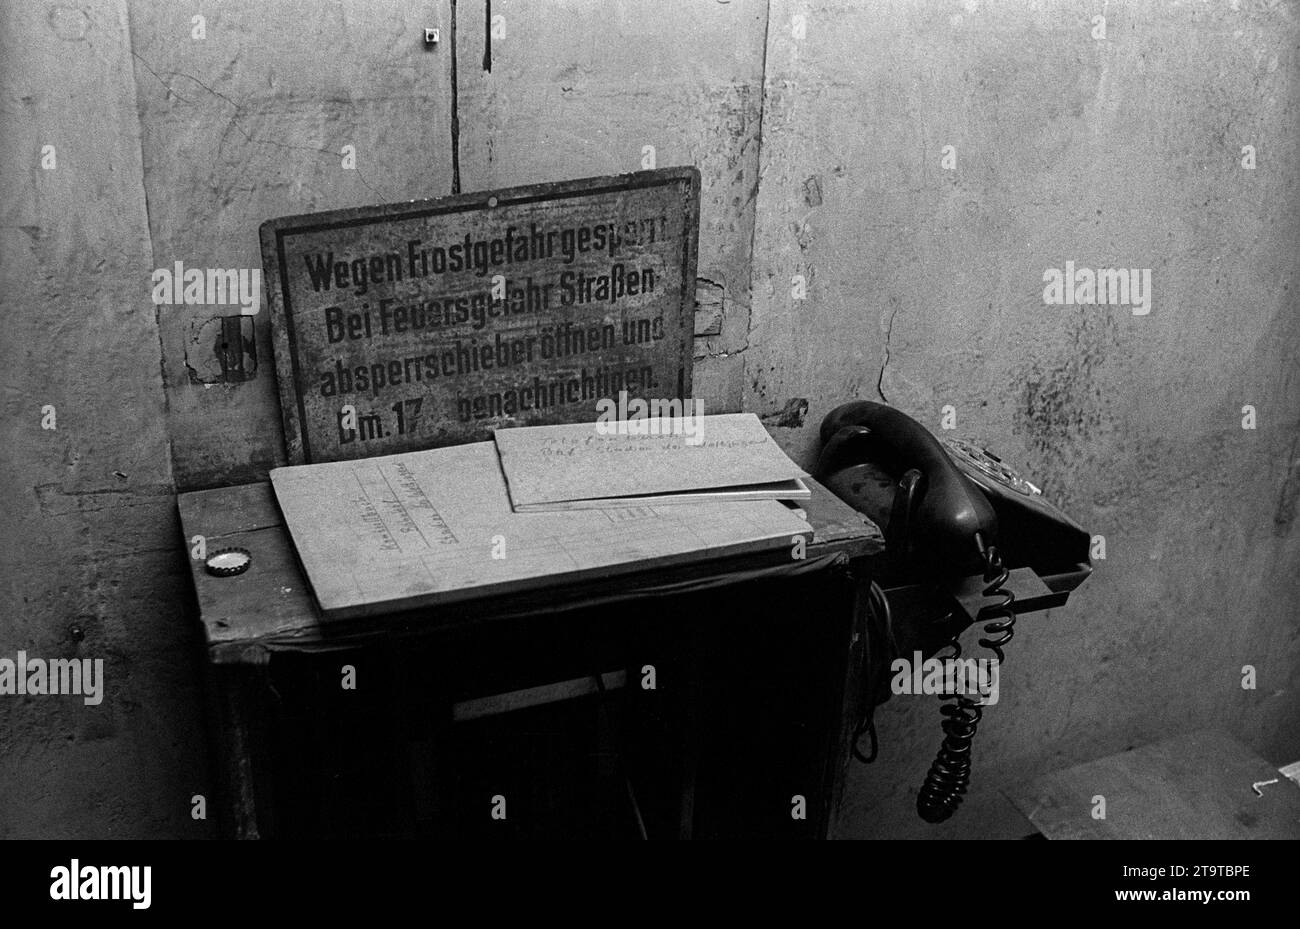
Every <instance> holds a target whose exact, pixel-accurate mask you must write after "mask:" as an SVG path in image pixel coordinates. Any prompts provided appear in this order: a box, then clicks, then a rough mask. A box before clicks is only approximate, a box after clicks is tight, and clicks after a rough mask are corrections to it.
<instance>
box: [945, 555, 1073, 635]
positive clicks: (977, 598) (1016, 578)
mask: <svg viewBox="0 0 1300 929" xmlns="http://www.w3.org/2000/svg"><path fill="white" fill-rule="evenodd" d="M987 586H988V582H987V581H985V580H984V578H983V576H981V575H979V574H973V575H971V576H970V577H964V578H962V579H961V580H960V581H959V582H958V583H957V585H956V586H955V587H953V588H952V591H951V592H952V595H953V598H954V599H956V601H957V604H958V605H959V606H960V607H961V609H962V612H963V613H965V614H966V618H967V620H969V621H970V622H972V623H973V622H975V618H976V617H977V616H979V612H980V610H982V609H983V608H984V607H986V606H994V605H996V604H999V603H1001V602H1002V601H1003V600H1004V599H1005V598H1004V597H1003V596H1002V593H996V594H993V595H992V596H988V597H986V596H984V589H985V588H986V587H987ZM1002 590H1003V591H1010V592H1011V593H1013V594H1015V595H1016V599H1015V604H1016V607H1015V609H1016V614H1017V615H1019V614H1022V613H1032V612H1034V611H1035V610H1046V609H1051V608H1052V607H1055V606H1064V605H1065V601H1066V598H1067V597H1068V596H1069V592H1068V591H1059V592H1058V591H1053V590H1052V589H1051V588H1049V587H1048V586H1047V585H1046V584H1045V583H1043V579H1042V578H1040V577H1039V576H1038V574H1037V573H1036V572H1035V571H1034V569H1033V568H1012V569H1011V572H1010V574H1009V575H1008V577H1007V580H1006V582H1005V583H1004V584H1003V585H1002Z"/></svg>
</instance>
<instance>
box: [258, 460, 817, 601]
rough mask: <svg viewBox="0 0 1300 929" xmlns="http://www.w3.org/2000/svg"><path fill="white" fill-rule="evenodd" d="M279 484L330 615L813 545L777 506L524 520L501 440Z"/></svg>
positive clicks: (311, 472)
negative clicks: (515, 507) (798, 540)
mask: <svg viewBox="0 0 1300 929" xmlns="http://www.w3.org/2000/svg"><path fill="white" fill-rule="evenodd" d="M271 484H272V486H273V487H274V489H275V495H276V499H277V500H278V501H279V504H280V509H281V512H282V513H283V515H284V521H285V525H286V526H287V527H288V530H289V533H290V535H291V536H292V538H293V543H294V546H295V547H296V548H297V550H298V556H299V560H300V561H301V563H302V566H303V570H304V571H305V572H306V575H307V579H308V581H310V582H311V586H312V589H313V591H314V593H315V595H316V599H317V602H318V603H319V605H320V608H321V612H322V614H323V615H324V617H325V618H327V619H348V618H354V617H358V616H365V615H370V614H375V613H384V612H390V611H394V610H399V609H410V608H415V607H421V606H429V605H436V604H442V603H448V602H452V601H455V600H464V599H468V598H471V597H481V596H485V595H490V594H508V593H513V592H516V591H521V590H529V589H537V588H541V587H547V586H551V585H554V584H555V583H557V582H564V581H570V580H579V579H584V578H605V577H609V578H611V579H612V578H614V577H615V576H616V575H618V574H620V573H623V574H625V573H628V572H633V571H636V572H643V571H645V570H647V569H653V568H656V567H667V566H671V565H676V564H681V563H687V562H695V561H698V560H699V558H700V556H701V554H702V553H707V554H708V555H710V556H726V555H735V554H742V553H746V552H755V551H766V550H773V549H780V548H789V547H790V546H791V545H793V544H794V540H795V537H802V538H803V539H804V541H805V543H806V542H809V541H811V538H812V530H811V528H810V527H809V524H808V523H807V522H805V521H804V520H803V519H800V518H799V517H798V516H797V515H796V514H795V513H793V512H792V511H791V510H789V509H788V508H787V507H786V506H784V505H783V504H781V503H779V502H777V501H775V500H757V501H741V502H694V503H687V504H679V505H674V506H659V505H649V504H625V505H622V506H616V507H610V508H604V509H600V510H584V511H575V512H566V513H515V512H513V511H512V509H511V506H510V498H509V495H508V493H507V491H506V483H505V478H504V476H503V475H502V472H501V466H500V463H499V460H498V458H497V449H496V446H495V445H494V444H493V443H492V442H478V443H474V444H471V445H457V446H452V447H449V448H439V449H431V450H428V451H421V452H408V453H404V454H400V455H388V456H384V457H380V458H365V459H359V460H354V461H340V462H331V463H325V464H313V465H300V466H297V467H288V468H276V469H274V470H273V471H272V472H271ZM617 583H618V582H617V580H611V584H617Z"/></svg>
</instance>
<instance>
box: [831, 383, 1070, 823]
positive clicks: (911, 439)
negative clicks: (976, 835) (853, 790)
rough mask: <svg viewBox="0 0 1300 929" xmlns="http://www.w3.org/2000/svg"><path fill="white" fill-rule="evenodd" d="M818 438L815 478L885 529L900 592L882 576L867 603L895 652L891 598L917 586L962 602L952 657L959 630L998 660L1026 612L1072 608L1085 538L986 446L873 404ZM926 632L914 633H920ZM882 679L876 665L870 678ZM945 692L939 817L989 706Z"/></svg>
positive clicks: (960, 787) (922, 796) (931, 790)
mask: <svg viewBox="0 0 1300 929" xmlns="http://www.w3.org/2000/svg"><path fill="white" fill-rule="evenodd" d="M821 439H822V443H823V448H822V452H821V456H820V458H819V460H818V464H817V468H816V475H815V476H816V477H817V479H818V480H819V481H821V483H823V484H824V485H825V486H826V487H827V488H828V489H829V490H831V492H832V493H834V494H835V495H836V496H838V497H840V498H841V499H842V500H844V501H845V502H847V503H848V504H850V505H851V506H853V507H854V508H855V509H857V510H859V511H860V512H862V513H864V514H866V515H867V516H868V517H869V518H871V519H872V520H873V521H874V522H875V523H876V524H877V525H879V526H880V527H881V530H882V531H883V532H884V534H885V543H886V546H885V547H886V559H885V563H884V565H883V572H882V575H883V580H884V582H885V584H886V585H890V586H892V587H893V589H892V590H888V591H887V590H886V589H885V588H882V587H881V585H880V584H879V583H876V582H873V583H872V591H871V596H870V598H869V605H870V606H871V612H872V615H874V616H876V617H877V618H878V622H881V623H883V625H884V626H885V630H884V634H883V640H884V641H886V642H888V643H890V646H891V647H892V648H893V649H894V650H895V651H897V645H896V644H894V643H895V641H896V639H895V632H896V630H895V628H894V618H893V617H892V616H891V611H890V602H891V599H901V600H904V601H905V600H906V599H907V598H906V597H905V596H903V594H904V593H905V592H906V591H908V590H909V589H915V588H917V587H923V588H931V589H934V590H937V591H938V592H939V593H940V594H941V596H943V597H944V598H945V602H946V603H948V604H951V605H955V608H956V609H949V610H947V611H946V614H945V615H944V617H943V620H942V621H941V622H942V626H943V628H944V629H945V630H947V631H945V633H944V637H946V638H947V641H946V642H944V643H943V645H946V646H947V647H950V648H952V649H953V652H952V653H951V654H950V655H948V656H947V657H949V658H956V657H958V656H959V655H960V654H961V644H960V642H959V641H958V636H959V634H960V632H961V630H962V628H964V627H965V626H966V625H969V624H971V623H978V624H982V626H983V628H982V633H983V634H982V635H981V636H980V637H979V639H978V642H979V645H980V646H981V647H983V648H986V649H988V650H989V651H990V652H992V653H993V655H995V656H996V657H997V659H998V662H999V664H1000V663H1001V662H1002V660H1003V658H1004V653H1003V649H1004V648H1005V647H1006V645H1007V643H1009V642H1010V641H1011V639H1012V636H1013V635H1014V629H1013V627H1014V626H1015V622H1016V617H1017V615H1018V614H1019V615H1023V614H1024V613H1027V612H1031V611H1033V610H1041V609H1047V608H1049V607H1054V606H1060V605H1062V604H1064V603H1065V600H1066V597H1067V596H1068V594H1069V592H1070V591H1072V590H1074V589H1075V588H1076V587H1078V586H1079V584H1081V583H1083V581H1084V579H1085V578H1086V577H1087V576H1088V574H1089V573H1090V572H1091V570H1092V567H1091V563H1090V560H1089V554H1088V549H1089V544H1090V537H1089V535H1088V533H1087V532H1086V531H1085V530H1084V529H1083V528H1082V527H1080V526H1079V525H1078V524H1077V523H1075V522H1074V521H1073V520H1071V519H1070V518H1069V517H1068V516H1066V515H1065V514H1064V513H1062V512H1061V511H1060V510H1058V509H1056V508H1055V507H1054V506H1052V505H1051V504H1050V503H1048V502H1047V501H1046V500H1044V499H1043V497H1042V492H1041V491H1040V490H1039V489H1038V488H1037V487H1035V486H1034V485H1033V484H1031V483H1030V482H1029V481H1027V480H1025V479H1024V478H1022V477H1020V476H1019V475H1018V474H1016V473H1015V472H1014V471H1013V470H1012V469H1010V468H1009V467H1007V466H1006V465H1005V464H1003V463H1002V461H1001V459H1000V458H998V457H997V456H996V455H994V454H992V453H991V452H988V451H987V450H984V449H981V448H979V447H978V446H976V445H974V444H972V443H969V442H965V441H962V440H958V439H946V440H944V441H943V442H940V441H939V440H938V439H936V438H935V437H934V436H933V435H932V434H931V433H930V432H929V430H927V429H926V428H925V427H924V426H922V425H921V424H920V423H918V422H917V421H916V420H914V419H912V418H911V417H910V416H907V415H906V414H904V413H902V412H899V411H898V410H895V409H893V408H892V407H889V406H885V405H884V404H881V403H873V402H870V401H865V400H863V401H855V402H852V403H846V404H843V405H841V406H838V407H836V408H835V409H833V410H831V412H830V413H829V414H827V416H826V418H825V420H823V422H822V426H821ZM963 618H964V620H965V622H964V623H963V622H962V620H963ZM923 631H924V630H918V631H917V633H918V634H917V635H916V636H914V637H915V638H917V639H918V640H919V639H921V638H923V635H921V632H923ZM949 632H951V634H948V633H949ZM878 638H880V637H878ZM940 647H943V646H940ZM864 651H870V649H866V650H864ZM867 658H868V660H870V656H867ZM873 676H874V675H873V674H872V673H871V670H870V669H868V672H867V677H868V679H871V678H872V677H873ZM865 694H866V699H865V702H864V706H863V707H862V711H861V713H860V719H859V722H858V726H857V729H856V730H855V732H854V748H853V753H854V755H855V756H856V757H858V758H859V760H862V761H870V760H872V759H873V758H874V757H875V748H874V744H875V729H874V725H873V724H872V722H871V718H872V717H871V713H872V711H873V710H874V706H875V703H876V702H883V700H878V699H877V697H878V696H879V694H878V693H873V692H872V691H871V688H869V687H868V688H867V689H866V691H865ZM884 699H887V696H886V697H885V698H884ZM940 699H941V700H943V701H945V702H944V705H943V707H942V708H941V710H940V712H941V714H942V715H943V723H942V729H943V733H944V739H943V742H942V744H941V746H940V748H939V752H938V754H937V756H936V757H935V760H934V763H933V764H932V765H931V766H930V770H929V772H928V773H927V775H926V778H925V783H924V784H923V785H922V787H921V789H920V791H919V793H918V795H917V812H918V813H919V814H920V816H921V818H922V819H924V820H926V821H927V822H932V823H938V822H943V821H944V820H946V819H948V818H949V817H950V816H952V814H953V813H954V812H955V811H956V810H957V807H958V806H959V805H960V804H961V801H962V798H963V796H964V795H965V793H966V790H967V788H968V786H969V783H970V772H971V743H972V741H973V740H974V736H975V730H976V727H977V726H978V724H979V722H980V719H981V718H982V715H983V706H982V704H981V703H980V702H979V701H977V700H974V699H971V698H970V697H969V696H968V695H965V694H962V695H957V694H944V695H942V696H941V697H940ZM864 733H869V734H870V736H871V740H872V745H873V748H872V750H871V755H870V757H866V756H863V755H862V754H861V753H860V752H859V750H858V748H857V744H858V741H859V740H860V738H861V736H862V735H863V734H864Z"/></svg>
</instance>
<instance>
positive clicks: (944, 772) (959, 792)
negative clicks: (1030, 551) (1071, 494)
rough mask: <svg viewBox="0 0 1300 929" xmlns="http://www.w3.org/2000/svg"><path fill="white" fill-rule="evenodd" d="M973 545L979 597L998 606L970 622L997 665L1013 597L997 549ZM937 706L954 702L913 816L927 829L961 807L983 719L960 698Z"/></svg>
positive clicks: (977, 707)
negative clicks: (978, 627)
mask: <svg viewBox="0 0 1300 929" xmlns="http://www.w3.org/2000/svg"><path fill="white" fill-rule="evenodd" d="M975 539H976V544H977V545H978V546H979V549H980V556H981V558H982V559H983V561H984V582H985V583H986V584H987V585H988V586H986V587H985V588H984V592H983V593H984V596H986V597H991V596H994V595H998V594H1000V595H1001V597H1002V599H1001V602H999V603H993V604H989V605H988V606H986V607H984V608H983V609H981V610H980V611H979V614H978V615H977V616H976V619H975V621H976V622H977V623H984V634H985V635H984V637H983V638H980V639H979V644H980V645H981V646H983V647H984V648H987V649H989V650H990V651H991V652H993V654H994V655H996V656H997V659H998V663H999V664H1001V663H1002V661H1003V657H1004V656H1003V653H1002V649H1003V647H1004V646H1005V645H1006V644H1007V643H1008V642H1010V641H1011V639H1012V637H1013V636H1014V635H1015V630H1014V629H1013V627H1014V626H1015V624H1016V614H1015V610H1014V608H1013V607H1012V604H1013V603H1015V601H1016V595H1015V594H1014V593H1013V592H1012V591H1010V590H1004V589H1003V585H1004V584H1005V583H1006V582H1007V578H1008V577H1010V575H1011V572H1010V571H1008V570H1007V568H1006V566H1005V565H1003V564H1002V555H1001V554H1000V553H999V552H998V549H997V546H995V545H989V546H987V547H985V545H984V539H983V537H982V536H980V535H979V534H976V537H975ZM949 644H950V645H951V646H952V647H953V649H954V652H953V654H952V655H950V656H949V657H950V658H957V657H959V656H960V655H961V643H960V642H959V641H958V637H957V636H953V638H952V641H951V642H950V643H949ZM940 699H941V700H949V701H954V702H951V703H945V704H944V706H943V708H942V709H940V711H939V712H940V713H942V714H943V717H944V720H943V725H942V729H943V734H944V740H943V744H942V745H941V746H940V747H939V753H938V755H936V756H935V759H934V763H933V764H931V765H930V771H929V773H927V774H926V776H925V783H924V784H922V785H921V790H920V792H919V793H918V794H917V797H916V812H917V813H918V814H920V816H921V818H922V819H924V820H925V821H926V822H928V823H941V822H943V821H944V820H946V819H948V818H949V817H950V816H952V814H953V813H955V812H956V811H957V807H958V806H960V805H961V801H962V799H963V797H964V795H965V793H966V789H967V788H968V787H969V786H970V771H971V742H972V741H973V740H974V738H975V728H976V727H977V726H978V725H979V721H980V719H981V718H982V717H983V714H984V710H983V706H982V704H980V703H979V702H977V701H975V700H972V699H970V697H968V696H966V695H965V694H961V695H958V694H944V695H943V696H942V697H940Z"/></svg>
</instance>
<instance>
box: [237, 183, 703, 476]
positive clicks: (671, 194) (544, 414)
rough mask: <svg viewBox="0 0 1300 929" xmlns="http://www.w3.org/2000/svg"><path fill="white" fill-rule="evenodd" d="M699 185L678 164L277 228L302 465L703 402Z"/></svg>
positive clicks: (287, 366)
mask: <svg viewBox="0 0 1300 929" xmlns="http://www.w3.org/2000/svg"><path fill="white" fill-rule="evenodd" d="M699 185H700V181H699V172H698V171H697V170H696V169H695V168H690V167H688V168H667V169H663V170H658V171H643V172H639V173H636V174H627V175H621V176H618V177H605V178H590V179H586V180H577V181H568V182H563V183H555V184H540V185H534V186H529V187H516V188H510V189H506V190H496V191H485V192H482V193H474V194H467V195H461V196H456V197H447V198H442V199H437V200H425V201H413V202H411V203H402V204H390V205H386V206H375V207H361V208H357V209H350V210H339V211H334V212H329V213H316V214H310V215H304V216H293V217H287V218H283V219H275V220H271V221H269V222H266V223H263V225H262V227H261V240H262V260H263V265H264V277H265V279H266V288H267V302H268V304H269V306H270V312H271V320H272V327H273V330H274V336H273V337H274V344H275V361H276V373H277V376H278V380H279V386H280V400H281V407H282V411H283V415H284V425H285V441H286V446H287V452H288V458H289V461H290V462H291V463H293V464H304V463H310V462H321V461H339V460H345V459H352V458H366V457H370V456H373V455H386V454H393V453H397V452H406V451H414V450H417V449H424V448H433V447H437V446H441V445H451V444H457V443H461V442H468V441H476V440H480V439H484V438H487V437H488V436H489V435H490V432H491V430H492V429H493V428H496V427H500V426H509V425H517V424H519V425H522V424H527V425H532V424H541V423H564V422H582V421H588V420H594V419H595V418H596V404H597V402H598V401H599V400H601V399H606V398H610V399H612V398H617V397H618V396H619V393H620V391H627V392H628V395H629V396H637V397H644V398H647V399H649V398H662V399H673V398H681V399H686V398H687V397H689V395H690V390H691V359H692V344H691V340H692V329H693V316H694V285H695V264H696V249H697V239H698V230H699Z"/></svg>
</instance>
